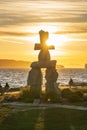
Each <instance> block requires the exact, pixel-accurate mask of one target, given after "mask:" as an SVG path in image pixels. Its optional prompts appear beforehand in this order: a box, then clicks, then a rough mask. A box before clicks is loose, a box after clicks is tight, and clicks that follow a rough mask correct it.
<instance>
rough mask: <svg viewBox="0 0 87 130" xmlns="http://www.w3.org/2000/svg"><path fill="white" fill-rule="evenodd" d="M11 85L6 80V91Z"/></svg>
mask: <svg viewBox="0 0 87 130" xmlns="http://www.w3.org/2000/svg"><path fill="white" fill-rule="evenodd" d="M9 87H10V86H9V84H8V83H7V82H6V84H5V87H4V89H5V91H8V89H9Z"/></svg>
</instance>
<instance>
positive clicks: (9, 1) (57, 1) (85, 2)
mask: <svg viewBox="0 0 87 130" xmlns="http://www.w3.org/2000/svg"><path fill="white" fill-rule="evenodd" d="M41 29H42V30H44V31H49V33H50V34H49V42H50V43H51V44H53V45H55V50H54V51H51V55H52V59H56V60H57V62H58V63H57V64H62V65H64V66H65V67H84V64H85V63H87V0H46V1H45V0H0V59H14V60H24V61H37V57H38V53H39V51H34V44H35V43H37V42H39V34H38V32H39V30H41Z"/></svg>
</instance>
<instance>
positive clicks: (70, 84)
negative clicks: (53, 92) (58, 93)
mask: <svg viewBox="0 0 87 130" xmlns="http://www.w3.org/2000/svg"><path fill="white" fill-rule="evenodd" d="M69 86H70V88H71V86H73V79H72V78H70V80H69Z"/></svg>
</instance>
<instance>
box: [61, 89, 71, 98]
mask: <svg viewBox="0 0 87 130" xmlns="http://www.w3.org/2000/svg"><path fill="white" fill-rule="evenodd" d="M71 95H72V91H71V90H70V89H68V88H67V89H63V90H62V92H61V96H62V97H63V98H70V97H71Z"/></svg>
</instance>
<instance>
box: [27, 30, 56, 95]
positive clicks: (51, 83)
mask: <svg viewBox="0 0 87 130" xmlns="http://www.w3.org/2000/svg"><path fill="white" fill-rule="evenodd" d="M39 35H40V44H38V43H37V44H35V47H34V50H40V52H39V55H38V61H37V62H33V63H32V64H31V68H32V69H31V70H30V72H29V75H28V80H27V85H29V86H30V90H31V91H32V92H35V93H36V94H37V95H38V96H40V93H41V85H42V80H43V76H42V73H41V68H46V73H45V79H46V93H49V92H50V91H55V85H56V81H57V78H58V73H57V71H56V60H51V58H50V53H49V49H55V48H54V46H53V45H50V46H47V45H46V41H47V39H48V37H49V33H48V32H45V31H43V30H41V31H40V32H39Z"/></svg>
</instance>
